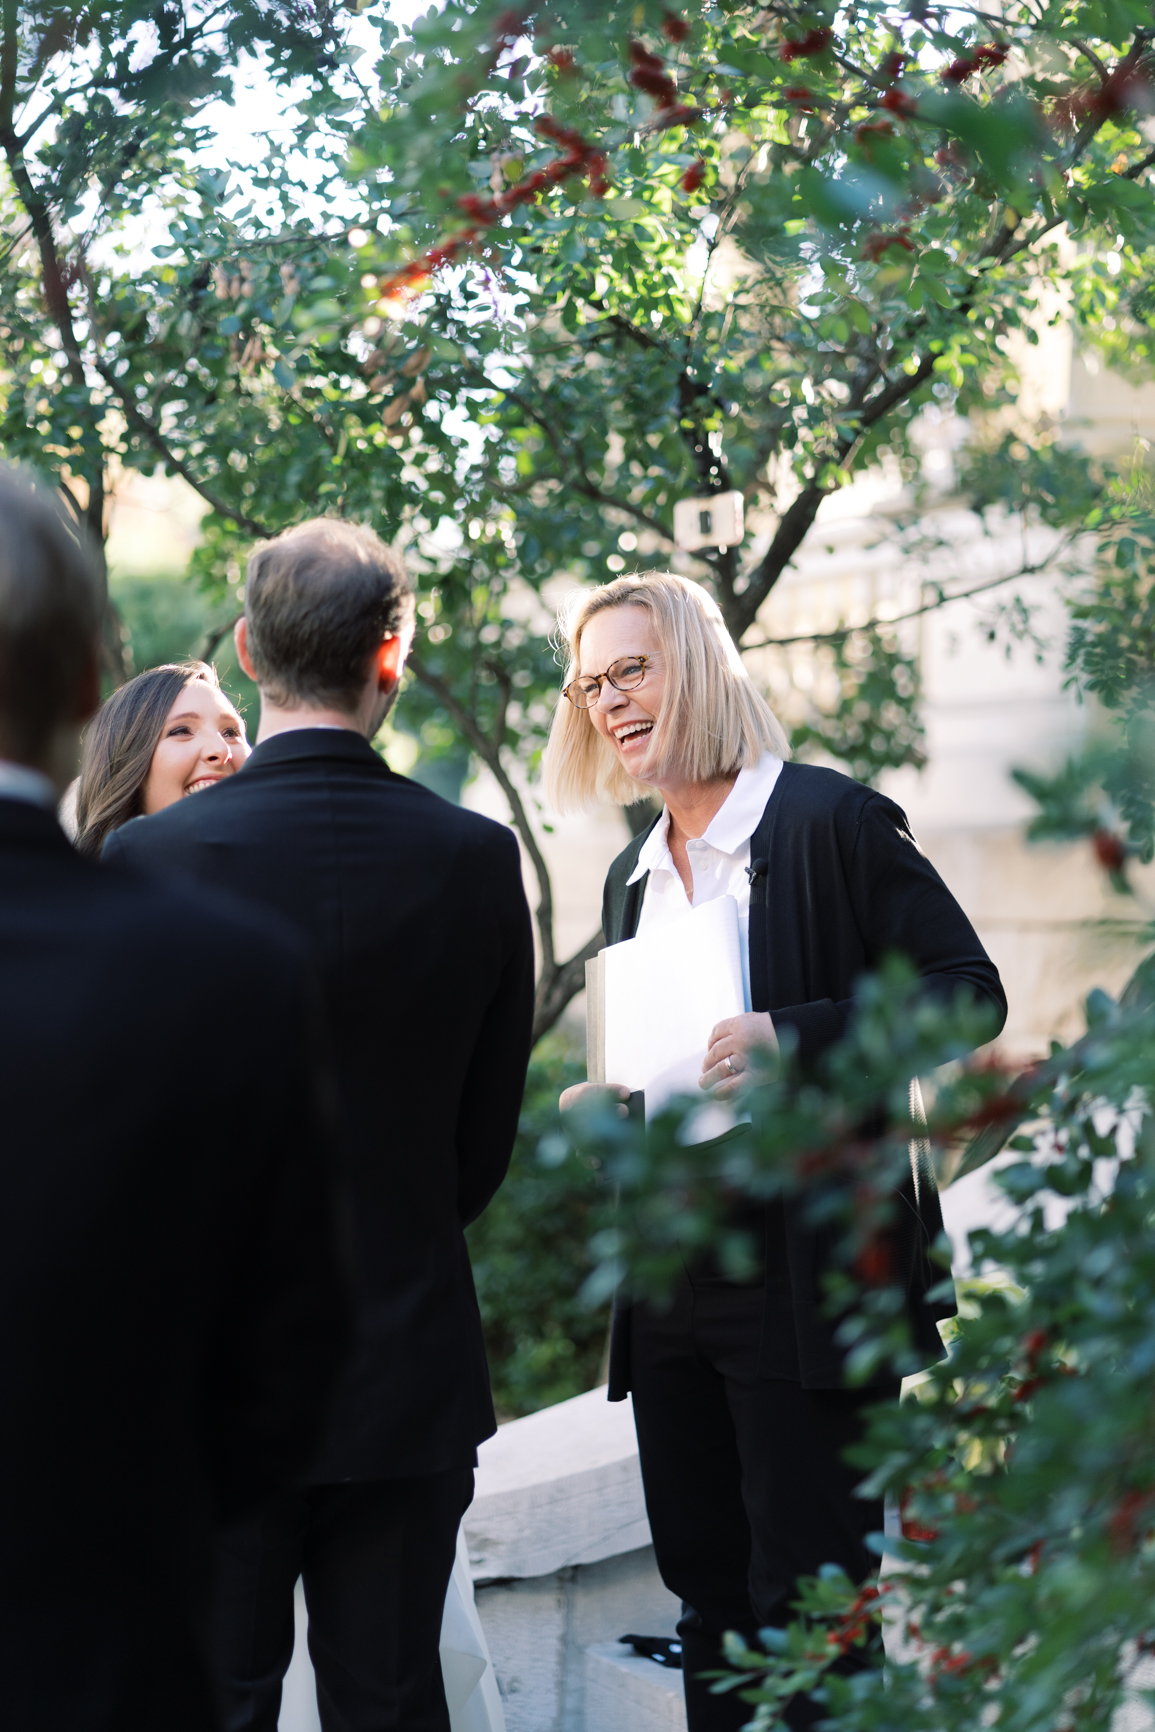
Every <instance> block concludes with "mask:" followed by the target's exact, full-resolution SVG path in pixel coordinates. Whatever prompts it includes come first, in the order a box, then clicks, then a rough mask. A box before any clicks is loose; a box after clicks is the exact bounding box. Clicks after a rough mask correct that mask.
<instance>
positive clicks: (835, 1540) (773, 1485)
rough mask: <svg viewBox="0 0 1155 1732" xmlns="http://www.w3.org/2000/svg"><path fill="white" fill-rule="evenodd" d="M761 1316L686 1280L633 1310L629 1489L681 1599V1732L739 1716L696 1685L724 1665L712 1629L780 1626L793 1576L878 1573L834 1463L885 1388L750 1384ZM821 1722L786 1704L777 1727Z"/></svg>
mask: <svg viewBox="0 0 1155 1732" xmlns="http://www.w3.org/2000/svg"><path fill="white" fill-rule="evenodd" d="M763 1307H764V1296H763V1293H762V1290H761V1288H759V1287H755V1288H751V1287H739V1286H735V1285H734V1284H732V1283H730V1282H727V1281H722V1280H718V1279H698V1278H694V1277H691V1276H686V1277H684V1278H683V1280H682V1282H681V1284H680V1286H679V1288H678V1290H677V1292H676V1295H675V1298H674V1304H673V1307H672V1309H671V1310H669V1311H666V1312H661V1311H658V1310H656V1309H653V1308H651V1307H649V1306H645V1305H638V1306H636V1307H635V1308H634V1311H633V1322H632V1339H631V1366H632V1380H633V1400H634V1419H635V1423H636V1425H637V1431H638V1448H639V1453H640V1456H641V1465H642V1480H643V1483H644V1486H645V1493H646V1510H647V1513H648V1515H649V1518H650V1529H651V1532H652V1533H653V1538H654V1550H655V1552H656V1554H657V1560H658V1569H659V1570H660V1571H661V1575H662V1580H663V1581H664V1582H665V1584H666V1586H667V1587H668V1588H669V1589H670V1591H671V1593H674V1594H676V1595H677V1596H678V1598H679V1599H680V1600H681V1601H682V1614H683V1615H682V1619H681V1622H680V1623H679V1625H678V1633H679V1635H680V1637H681V1640H682V1665H683V1676H684V1678H685V1689H686V1715H687V1720H688V1723H689V1732H737V1729H738V1728H739V1727H742V1726H744V1725H745V1724H746V1723H747V1722H748V1721H749V1720H750V1719H751V1718H752V1716H753V1712H754V1710H753V1709H752V1708H751V1707H750V1706H749V1704H748V1703H745V1702H742V1701H741V1700H740V1699H739V1698H738V1697H737V1696H735V1695H734V1694H733V1693H728V1694H726V1695H724V1696H715V1695H712V1694H711V1692H710V1685H709V1682H708V1681H707V1682H704V1681H702V1678H701V1674H702V1673H703V1672H708V1671H717V1670H718V1669H719V1668H724V1664H725V1663H724V1661H723V1659H722V1654H721V1641H722V1636H723V1634H724V1633H725V1631H727V1630H737V1631H739V1632H741V1633H742V1634H743V1635H745V1636H747V1637H748V1638H751V1637H754V1636H755V1635H756V1633H757V1631H758V1630H759V1629H763V1628H765V1627H766V1626H767V1625H783V1624H786V1623H788V1622H789V1620H790V1616H791V1613H790V1605H791V1602H792V1601H793V1600H794V1599H796V1598H797V1592H796V1588H795V1583H796V1581H797V1578H798V1577H799V1576H807V1575H816V1574H817V1572H818V1570H819V1569H820V1567H821V1566H822V1565H823V1564H826V1563H833V1564H840V1565H841V1566H842V1568H843V1569H844V1570H845V1571H846V1573H847V1575H848V1576H849V1577H850V1579H851V1580H852V1581H854V1582H863V1581H866V1580H867V1579H868V1578H871V1577H873V1576H874V1575H876V1574H877V1571H878V1558H877V1557H876V1556H875V1555H874V1554H873V1553H872V1552H871V1551H869V1550H868V1549H867V1547H866V1544H865V1539H866V1536H867V1534H870V1533H878V1532H880V1531H881V1529H882V1505H881V1503H874V1502H867V1501H864V1500H863V1499H861V1498H856V1497H855V1496H854V1495H853V1493H854V1488H855V1486H856V1484H857V1483H858V1481H859V1480H860V1479H861V1478H862V1474H861V1471H860V1470H856V1469H854V1468H852V1467H849V1466H848V1465H847V1464H846V1462H844V1461H843V1460H842V1459H841V1457H842V1451H843V1450H844V1449H845V1448H846V1447H847V1446H848V1445H849V1444H851V1443H853V1442H854V1441H855V1440H856V1438H857V1437H858V1435H859V1431H860V1426H861V1412H862V1409H863V1407H864V1406H869V1405H872V1404H874V1403H877V1402H878V1401H879V1400H880V1399H885V1392H883V1393H882V1395H881V1396H880V1392H879V1391H878V1390H877V1389H872V1390H869V1391H858V1390H844V1389H836V1390H825V1389H823V1390H807V1389H803V1388H802V1386H801V1384H800V1383H796V1382H790V1381H786V1380H783V1379H771V1378H763V1377H759V1376H758V1362H759V1350H760V1346H761V1340H762V1325H763ZM895 1394H897V1389H896V1391H895ZM823 1712H824V1711H823V1710H821V1709H819V1708H818V1707H817V1706H816V1705H815V1704H814V1703H812V1702H811V1701H810V1700H809V1698H806V1697H796V1698H795V1699H794V1701H793V1702H792V1703H791V1704H790V1707H789V1709H788V1710H787V1715H786V1719H787V1722H788V1724H789V1725H790V1726H791V1727H792V1728H793V1729H794V1732H803V1729H804V1728H808V1727H810V1726H812V1725H814V1724H815V1723H816V1722H817V1721H818V1720H819V1719H821V1718H822V1715H823Z"/></svg>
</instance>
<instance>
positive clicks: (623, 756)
mask: <svg viewBox="0 0 1155 1732" xmlns="http://www.w3.org/2000/svg"><path fill="white" fill-rule="evenodd" d="M623 656H645V657H646V658H647V662H646V672H645V677H644V679H643V680H642V683H641V685H640V686H636V687H635V688H634V690H633V691H632V692H619V691H616V690H615V688H614V687H613V686H611V684H610V682H609V681H608V680H603V681H602V689H601V695H600V697H599V698H598V701H597V703H596V704H594V705H593V706H592V707H591V709H590V712H589V714H590V720H591V722H592V723H593V725H594V727H595V728H596V729H597V731H598V733H599V734H601V736H602V738H603V739H605V740H608V741H609V743H610V745H611V746H612V748H613V750H614V752H615V753H616V755H617V757H618V760H619V762H620V763H621V764H622V766H623V768H625V769H626V770H627V771H628V772H629V774H630V775H631V776H634V777H636V778H637V780H638V781H639V782H649V781H652V779H653V778H652V776H650V775H647V773H646V771H647V768H648V767H649V766H650V765H651V764H652V763H654V762H655V760H656V721H657V717H658V715H659V713H660V711H661V707H662V697H663V694H664V692H665V689H666V661H665V657H664V656H663V654H662V652H661V649H660V647H659V645H658V638H657V634H656V632H655V631H654V626H653V620H652V618H651V616H650V611H649V609H648V608H645V607H630V606H629V605H628V604H625V605H623V606H621V607H607V608H605V609H603V611H602V612H601V613H595V614H594V616H593V618H592V619H591V620H590V622H589V624H588V625H587V626H586V628H585V630H584V631H583V632H582V637H581V646H580V651H579V658H578V673H579V674H582V675H585V674H602V673H605V671H606V669H607V668H608V667H609V666H610V665H611V663H613V662H616V661H619V660H620V659H621V658H622V657H623Z"/></svg>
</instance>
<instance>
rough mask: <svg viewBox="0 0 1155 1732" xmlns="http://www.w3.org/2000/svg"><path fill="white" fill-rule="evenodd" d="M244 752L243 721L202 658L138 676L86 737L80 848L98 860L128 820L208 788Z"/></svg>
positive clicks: (116, 695) (79, 795)
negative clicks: (105, 844)
mask: <svg viewBox="0 0 1155 1732" xmlns="http://www.w3.org/2000/svg"><path fill="white" fill-rule="evenodd" d="M248 755H249V745H248V741H247V740H246V738H245V724H244V722H243V721H242V720H241V717H240V715H239V713H238V711H237V709H236V708H235V706H234V705H233V704H232V703H230V701H229V699H228V698H227V697H226V696H225V694H224V692H222V690H221V688H220V682H219V681H218V679H217V676H216V672H215V670H214V669H213V668H211V667H209V665H208V663H207V662H198V661H186V662H169V663H166V665H165V666H163V667H159V668H150V669H149V670H148V672H147V673H143V674H138V675H137V677H136V678H135V679H134V680H129V681H128V683H127V685H123V686H121V687H120V689H119V691H115V692H113V694H112V696H111V697H110V698H108V699H107V700H106V701H105V702H104V703H103V704H102V705H101V707H100V709H99V710H98V711H97V713H96V716H95V717H94V719H93V721H92V723H91V724H90V726H89V728H88V730H87V733H86V735H85V739H84V757H83V761H82V763H81V769H80V785H79V788H78V790H77V795H76V819H77V836H76V846H77V848H78V849H79V850H80V852H81V853H82V854H87V855H89V856H90V857H92V858H96V856H98V855H99V853H100V851H101V849H102V848H103V847H104V843H105V839H106V837H108V836H109V835H110V834H111V832H112V831H113V830H117V829H119V828H120V826H121V825H122V824H127V822H128V820H129V819H130V818H140V817H146V816H147V815H148V814H149V813H151V812H159V811H161V810H162V809H163V808H164V807H165V806H171V805H173V804H174V803H175V802H176V801H177V800H182V799H184V797H185V795H186V794H192V793H197V792H199V791H200V790H201V789H203V788H208V787H211V786H212V785H213V783H214V782H219V781H221V780H222V779H223V778H224V777H225V776H231V775H232V774H233V773H234V772H235V771H236V770H239V769H240V767H241V765H242V764H243V763H244V761H245V759H246V758H247V757H248Z"/></svg>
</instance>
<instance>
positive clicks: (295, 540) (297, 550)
mask: <svg viewBox="0 0 1155 1732" xmlns="http://www.w3.org/2000/svg"><path fill="white" fill-rule="evenodd" d="M412 607H413V592H412V590H411V589H410V587H409V578H408V576H407V575H406V572H405V566H404V564H403V562H402V560H401V557H400V555H399V554H396V553H394V552H393V549H392V548H391V547H386V545H385V543H384V542H383V541H382V540H381V539H380V537H379V536H376V535H374V533H373V531H372V530H371V529H365V528H364V527H363V526H362V525H361V524H358V523H344V522H342V521H341V520H340V519H339V518H335V517H315V518H313V519H311V520H310V521H309V522H308V523H300V524H298V525H297V527H296V528H295V529H288V530H286V531H285V533H284V534H283V535H278V536H277V538H276V540H275V541H266V542H265V543H264V545H263V546H262V547H258V548H257V550H256V552H255V553H254V554H253V556H252V558H251V559H250V560H249V566H248V571H247V573H246V575H245V618H246V620H247V621H248V633H249V654H250V655H251V657H252V659H253V666H254V668H255V669H256V673H257V683H258V685H259V686H260V688H261V690H262V692H266V693H267V694H268V696H269V697H270V699H271V700H272V702H273V703H275V704H279V705H283V706H285V707H286V708H287V707H290V706H292V705H293V704H300V703H321V704H324V705H325V706H327V707H331V708H333V709H338V710H351V709H353V708H354V706H355V704H356V700H357V698H358V696H359V695H360V691H361V687H362V685H363V683H364V680H365V676H366V672H367V663H368V659H369V657H370V656H371V655H372V653H373V651H374V650H375V649H376V648H377V646H378V644H379V643H381V641H382V639H383V638H385V637H387V636H388V635H389V634H390V633H392V632H399V631H401V630H402V629H403V627H404V625H405V624H406V622H407V620H408V619H409V618H410V616H411V613H412Z"/></svg>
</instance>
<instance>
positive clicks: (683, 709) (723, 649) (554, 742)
mask: <svg viewBox="0 0 1155 1732" xmlns="http://www.w3.org/2000/svg"><path fill="white" fill-rule="evenodd" d="M611 607H641V608H645V609H646V611H647V613H648V614H649V616H650V621H651V624H652V626H653V630H654V636H655V637H656V638H657V640H658V644H659V646H660V648H661V652H662V657H663V660H664V662H665V665H666V670H667V673H666V689H665V696H664V698H663V701H662V706H661V710H660V711H659V713H658V715H657V716H656V717H655V727H654V734H655V736H656V743H657V747H658V756H657V763H656V765H655V770H656V773H657V775H658V776H659V777H663V776H664V773H665V772H667V771H669V770H671V769H675V770H676V772H677V773H679V774H680V775H683V776H685V777H686V778H687V779H688V780H689V781H692V782H708V781H712V780H713V779H714V778H715V777H717V776H732V775H734V774H735V773H736V772H737V771H738V770H740V769H741V768H742V766H743V765H744V764H756V763H757V762H758V760H759V758H760V757H762V755H763V753H765V752H773V753H774V754H775V755H776V756H777V757H780V758H788V757H789V756H790V746H789V743H788V741H787V739H786V735H785V733H784V732H783V730H782V725H781V723H780V722H779V721H778V718H777V717H776V716H775V714H774V712H773V710H772V709H771V708H770V706H769V704H768V703H767V702H766V700H765V698H764V697H762V695H761V694H760V693H759V692H758V691H756V690H755V687H754V685H753V682H752V681H751V679H750V676H749V674H748V673H747V672H746V669H745V668H744V667H743V666H742V658H741V656H740V655H739V654H738V650H737V647H736V645H735V643H734V640H733V638H732V637H731V636H730V634H729V632H728V631H727V630H726V626H725V622H724V621H723V619H722V614H721V611H720V609H719V607H718V604H717V602H716V601H715V600H714V599H713V597H712V596H711V595H709V594H708V593H707V592H706V590H704V589H703V588H702V586H701V584H699V583H691V581H690V579H689V578H687V577H678V576H677V575H676V574H675V573H674V572H672V571H648V572H645V573H642V574H641V575H638V576H634V577H617V578H615V579H614V580H613V582H612V583H605V584H602V586H601V587H600V588H599V589H595V590H593V591H592V592H584V593H583V592H579V593H578V594H577V595H575V596H574V597H573V599H572V600H571V602H570V603H569V605H568V607H567V608H565V609H564V610H563V612H562V615H561V617H560V619H559V622H558V625H559V636H561V637H562V638H563V641H564V647H565V649H566V651H567V666H566V676H565V683H566V684H567V685H568V684H569V682H570V680H572V679H574V678H576V676H577V674H578V671H579V655H580V650H581V640H582V633H583V632H584V631H585V628H586V626H587V625H588V624H589V622H590V620H591V619H593V617H594V615H595V614H599V613H603V612H604V611H605V610H606V609H607V608H611ZM543 768H544V774H545V794H546V798H547V800H548V801H549V803H550V805H551V806H552V807H553V808H554V810H555V811H556V812H575V811H583V810H585V809H587V808H588V807H590V806H594V805H597V804H599V803H602V802H605V801H613V802H614V803H615V804H617V805H619V806H630V805H633V803H634V802H635V801H636V800H642V799H645V798H646V796H647V795H648V794H649V793H650V789H649V787H647V786H646V785H645V784H644V783H642V782H639V781H636V780H635V779H634V777H633V776H631V775H629V774H627V772H626V771H625V770H624V769H623V768H622V766H621V761H620V760H619V758H618V757H617V754H616V753H615V752H614V749H613V747H612V746H611V745H610V744H609V743H608V741H606V740H604V739H603V738H602V736H601V735H600V734H599V733H598V731H597V729H596V728H595V727H594V724H593V721H592V719H591V717H590V713H589V711H588V710H579V709H575V708H574V706H573V704H571V703H570V701H569V699H568V698H565V697H563V698H562V699H561V700H560V701H559V703H558V706H557V710H556V712H555V714H554V718H553V727H552V728H551V729H550V736H549V744H548V745H547V747H546V750H545V758H544V763H543Z"/></svg>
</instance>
